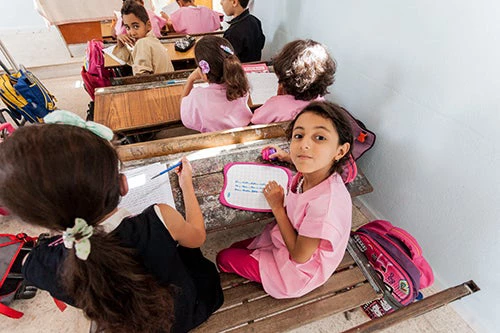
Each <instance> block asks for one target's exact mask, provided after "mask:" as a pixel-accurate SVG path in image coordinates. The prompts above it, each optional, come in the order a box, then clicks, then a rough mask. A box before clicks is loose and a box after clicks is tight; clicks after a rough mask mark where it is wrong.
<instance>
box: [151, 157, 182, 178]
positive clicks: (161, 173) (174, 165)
mask: <svg viewBox="0 0 500 333" xmlns="http://www.w3.org/2000/svg"><path fill="white" fill-rule="evenodd" d="M181 164H182V162H181V161H179V162H177V163H175V164H173V165H171V166H169V167H168V168H166V169H165V170H163V171H162V172H160V173H159V174H157V175H156V176H153V177H151V179H155V178H157V177H160V176H161V175H164V174H166V173H167V172H169V171H172V170H174V169H175V168H177V167H179V166H181Z"/></svg>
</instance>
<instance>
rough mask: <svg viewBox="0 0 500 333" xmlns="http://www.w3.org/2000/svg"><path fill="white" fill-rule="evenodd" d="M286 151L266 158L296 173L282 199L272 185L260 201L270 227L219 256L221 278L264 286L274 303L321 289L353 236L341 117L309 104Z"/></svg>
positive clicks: (346, 131) (348, 142) (324, 105)
mask: <svg viewBox="0 0 500 333" xmlns="http://www.w3.org/2000/svg"><path fill="white" fill-rule="evenodd" d="M288 137H289V139H290V153H287V152H285V151H283V150H282V149H280V148H279V147H273V148H275V149H276V150H277V152H276V153H274V154H271V155H270V156H269V157H270V158H277V159H279V160H280V161H286V162H290V163H293V165H294V166H295V168H296V169H297V171H298V172H297V174H296V175H295V176H294V178H293V180H292V185H291V188H290V189H289V191H288V194H287V195H286V196H285V189H283V188H282V187H281V186H280V185H278V184H277V183H276V182H274V181H271V182H269V183H268V184H267V185H266V186H265V187H264V196H265V198H266V200H267V202H268V203H269V206H270V207H271V209H272V212H273V214H274V217H275V222H273V223H271V224H269V225H267V226H266V228H265V229H264V231H263V232H262V233H261V234H260V235H258V236H257V237H255V238H251V239H247V240H244V241H241V242H238V243H235V244H233V245H231V247H229V248H228V249H225V250H222V251H221V252H219V254H218V255H217V265H218V267H219V269H220V270H221V271H223V272H230V273H236V274H239V275H241V276H243V277H245V278H247V279H249V280H252V281H256V282H260V283H262V285H263V287H264V290H265V291H266V292H267V293H268V294H269V295H271V296H273V297H275V298H291V297H299V296H302V295H304V294H306V293H308V292H310V291H312V290H313V289H315V288H317V287H319V286H321V285H323V284H324V283H325V282H326V281H327V280H328V279H329V278H330V276H331V275H332V273H333V272H334V271H335V269H336V267H337V266H338V265H339V263H340V261H341V260H342V258H343V256H344V252H345V249H346V247H347V241H348V238H349V233H350V230H351V215H352V205H351V197H350V195H349V192H348V191H347V189H346V187H345V185H344V182H343V180H342V177H341V173H342V165H343V164H344V163H345V162H346V161H347V160H348V156H349V154H350V150H351V146H352V142H353V137H352V132H351V127H350V124H349V121H348V120H347V118H346V117H345V115H344V111H343V110H342V109H341V108H340V107H339V106H337V105H335V104H331V103H328V102H313V103H311V104H309V105H308V106H306V107H305V108H304V110H302V111H301V112H300V113H299V114H298V116H297V117H296V118H295V119H294V120H293V121H292V122H291V123H290V127H289V129H288Z"/></svg>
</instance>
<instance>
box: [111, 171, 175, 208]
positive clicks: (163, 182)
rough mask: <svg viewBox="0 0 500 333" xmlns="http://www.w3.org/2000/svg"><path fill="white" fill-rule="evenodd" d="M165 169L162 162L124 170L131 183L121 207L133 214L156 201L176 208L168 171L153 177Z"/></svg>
mask: <svg viewBox="0 0 500 333" xmlns="http://www.w3.org/2000/svg"><path fill="white" fill-rule="evenodd" d="M163 170H165V165H164V164H162V163H153V164H149V165H146V166H143V167H138V168H134V169H130V170H126V171H125V172H124V174H125V176H127V181H128V184H129V192H128V194H127V195H126V196H124V197H123V198H122V201H121V202H120V205H119V206H120V207H122V208H125V209H127V210H128V211H129V212H130V213H132V214H139V213H141V212H142V211H143V210H144V209H146V208H147V207H149V206H150V205H152V204H155V203H165V204H168V205H170V206H172V207H173V208H175V202H174V196H173V194H172V187H171V185H170V179H169V177H168V173H167V174H164V175H162V176H160V177H158V178H155V179H153V180H152V179H151V177H153V176H154V175H157V174H158V173H160V172H161V171H163Z"/></svg>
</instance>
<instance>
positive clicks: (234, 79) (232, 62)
mask: <svg viewBox="0 0 500 333" xmlns="http://www.w3.org/2000/svg"><path fill="white" fill-rule="evenodd" d="M221 46H224V47H228V48H229V49H230V50H231V51H232V52H233V54H231V53H228V52H227V51H225V50H224V49H223V48H222V47H221ZM194 54H195V58H196V62H197V63H199V62H200V61H201V60H205V61H206V62H207V63H208V65H209V66H210V71H209V72H208V73H207V74H206V75H207V78H208V81H209V82H211V83H219V84H220V83H225V85H226V97H227V99H228V100H229V101H233V100H235V99H237V98H240V97H243V96H245V95H246V94H247V93H248V91H249V89H250V87H249V84H248V80H247V76H246V74H245V71H244V70H243V67H241V63H240V60H239V59H238V57H237V56H236V55H235V54H234V49H233V46H232V45H231V43H230V42H229V41H228V40H227V39H224V38H222V37H218V36H205V37H203V38H201V39H200V40H199V41H198V42H196V45H195V47H194Z"/></svg>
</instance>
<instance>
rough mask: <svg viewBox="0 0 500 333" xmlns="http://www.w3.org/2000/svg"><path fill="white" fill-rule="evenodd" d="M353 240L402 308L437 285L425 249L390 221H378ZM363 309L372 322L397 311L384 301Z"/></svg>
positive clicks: (375, 302)
mask: <svg viewBox="0 0 500 333" xmlns="http://www.w3.org/2000/svg"><path fill="white" fill-rule="evenodd" d="M353 238H354V241H355V242H356V245H357V246H358V248H359V249H360V250H361V251H362V252H363V253H364V254H365V256H366V258H367V259H368V261H369V262H370V264H371V266H372V267H373V268H374V269H375V271H376V273H377V274H378V275H379V277H380V278H381V279H382V280H383V282H384V285H385V287H386V288H387V290H388V291H389V292H390V293H391V294H392V296H393V297H394V298H395V300H396V301H397V302H399V303H400V304H401V305H403V306H404V305H408V304H410V303H412V302H413V301H414V300H415V299H416V298H417V296H418V293H419V290H420V289H423V288H426V287H428V286H430V285H431V284H432V283H433V282H434V275H433V273H432V269H431V267H430V266H429V264H428V263H427V261H426V260H425V258H424V257H423V256H422V248H421V247H420V245H419V244H418V242H417V240H416V239H415V238H414V237H413V236H412V235H410V234H409V233H408V232H407V231H405V230H403V229H401V228H398V227H395V226H393V225H392V224H391V223H390V222H388V221H382V220H377V221H372V222H370V223H368V224H366V225H364V226H362V227H361V228H359V229H358V230H357V231H355V232H353ZM362 308H363V310H364V311H365V312H366V314H367V315H368V316H369V317H370V318H372V319H373V318H376V317H381V316H383V315H384V314H386V313H389V312H392V311H393V309H392V307H391V306H390V305H389V304H388V303H387V302H386V301H385V300H384V299H381V300H375V301H372V302H370V303H367V304H365V305H363V306H362Z"/></svg>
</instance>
